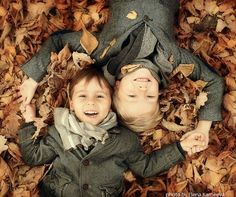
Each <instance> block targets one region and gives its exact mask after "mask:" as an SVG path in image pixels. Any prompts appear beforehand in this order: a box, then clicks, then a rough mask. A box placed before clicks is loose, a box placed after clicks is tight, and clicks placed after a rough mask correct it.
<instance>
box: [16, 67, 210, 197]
mask: <svg viewBox="0 0 236 197" xmlns="http://www.w3.org/2000/svg"><path fill="white" fill-rule="evenodd" d="M111 93H112V91H111V87H110V86H109V84H108V82H107V81H106V79H105V78H104V76H103V73H102V72H101V71H100V70H98V69H96V68H87V69H83V70H81V71H80V72H78V74H77V75H76V77H74V78H73V79H72V81H71V84H70V90H69V95H70V98H69V100H70V109H67V108H56V109H55V111H54V125H53V126H51V127H49V130H48V134H47V135H46V136H44V137H42V138H38V139H36V141H34V139H32V135H33V134H34V132H35V127H34V125H33V123H32V121H33V120H34V118H35V109H34V107H33V106H32V105H31V104H27V105H25V109H24V110H23V111H22V114H23V117H24V118H25V122H26V124H25V125H24V126H23V128H22V129H21V130H20V131H19V138H20V146H21V151H22V156H23V159H24V161H25V162H26V164H28V165H31V166H35V165H43V164H49V163H53V164H52V169H51V170H50V171H49V173H48V174H47V175H46V176H45V177H44V178H43V180H42V184H41V196H44V197H46V196H50V197H52V196H63V197H66V196H68V197H72V196H119V195H120V194H121V192H122V189H123V178H122V174H123V172H124V171H125V170H127V169H131V170H132V171H133V172H134V173H136V174H138V175H140V176H143V177H149V176H154V175H156V174H158V173H160V172H163V171H165V170H168V169H169V168H170V167H172V166H174V165H176V164H178V163H180V162H181V161H183V160H184V159H185V154H186V152H187V153H188V154H189V155H192V154H194V153H196V152H199V151H200V150H203V149H204V147H205V146H206V139H205V136H204V135H203V134H202V133H201V132H195V133H192V134H190V135H188V136H183V140H181V141H176V142H175V143H172V144H169V145H166V146H164V147H162V148H161V149H160V150H157V151H154V152H152V153H151V154H144V153H143V150H142V147H141V145H140V143H139V140H138V138H137V136H136V134H135V133H134V132H132V131H130V130H128V129H127V128H125V127H123V126H121V125H119V124H118V123H117V119H116V114H115V113H114V112H112V111H111V102H112V101H111Z"/></svg>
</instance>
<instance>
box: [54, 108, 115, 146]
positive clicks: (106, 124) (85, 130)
mask: <svg viewBox="0 0 236 197" xmlns="http://www.w3.org/2000/svg"><path fill="white" fill-rule="evenodd" d="M54 124H55V127H56V129H57V131H58V132H59V134H60V137H61V140H62V143H63V146H64V148H65V150H68V149H71V148H74V149H75V148H76V146H77V145H79V144H81V145H83V147H84V149H85V150H88V148H89V147H90V146H92V145H93V146H96V144H97V143H98V142H101V143H103V144H104V143H105V140H106V139H107V138H108V137H109V136H108V132H107V130H108V129H111V128H113V127H115V126H116V125H117V117H116V114H115V113H114V112H109V114H108V115H107V117H106V118H105V119H104V120H103V121H102V122H101V123H100V124H98V125H97V126H94V125H92V124H89V123H85V122H80V121H79V120H78V118H77V117H76V116H75V114H74V113H71V112H70V111H69V109H67V108H55V111H54Z"/></svg>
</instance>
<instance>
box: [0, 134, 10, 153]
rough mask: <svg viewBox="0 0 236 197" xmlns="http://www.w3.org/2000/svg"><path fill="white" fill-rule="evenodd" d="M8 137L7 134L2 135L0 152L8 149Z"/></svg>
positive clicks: (0, 136) (0, 137)
mask: <svg viewBox="0 0 236 197" xmlns="http://www.w3.org/2000/svg"><path fill="white" fill-rule="evenodd" d="M6 142H7V139H6V138H5V136H2V135H0V154H1V153H2V152H3V151H5V150H7V149H8V146H7V145H6Z"/></svg>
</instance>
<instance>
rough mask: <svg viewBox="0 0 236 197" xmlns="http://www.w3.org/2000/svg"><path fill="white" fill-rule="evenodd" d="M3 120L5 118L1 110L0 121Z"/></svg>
mask: <svg viewBox="0 0 236 197" xmlns="http://www.w3.org/2000/svg"><path fill="white" fill-rule="evenodd" d="M3 118H4V113H3V110H0V119H3Z"/></svg>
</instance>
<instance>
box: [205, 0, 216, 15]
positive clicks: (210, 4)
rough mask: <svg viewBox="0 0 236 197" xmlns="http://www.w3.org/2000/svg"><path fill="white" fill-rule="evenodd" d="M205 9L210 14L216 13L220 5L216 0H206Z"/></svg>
mask: <svg viewBox="0 0 236 197" xmlns="http://www.w3.org/2000/svg"><path fill="white" fill-rule="evenodd" d="M205 10H206V11H207V12H208V13H209V14H210V15H214V14H216V13H217V12H218V11H219V7H218V6H217V4H216V1H206V2H205Z"/></svg>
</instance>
